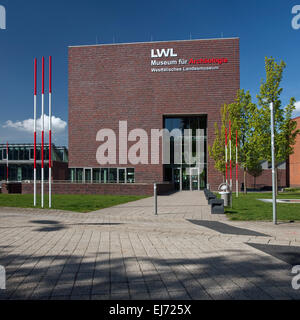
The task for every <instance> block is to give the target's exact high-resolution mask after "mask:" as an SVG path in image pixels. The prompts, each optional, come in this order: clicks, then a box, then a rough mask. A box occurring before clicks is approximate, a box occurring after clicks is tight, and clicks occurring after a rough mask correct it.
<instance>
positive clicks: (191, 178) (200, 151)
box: [164, 115, 207, 191]
mask: <svg viewBox="0 0 300 320" xmlns="http://www.w3.org/2000/svg"><path fill="white" fill-rule="evenodd" d="M164 128H165V129H168V131H169V133H170V146H169V150H170V159H169V161H170V163H168V164H164V180H165V181H170V182H173V183H174V187H175V190H178V191H181V190H189V191H195V190H202V189H204V188H206V186H207V117H206V116H205V115H201V116H197V115H195V116H180V117H177V116H168V117H164ZM188 129H189V130H188Z"/></svg>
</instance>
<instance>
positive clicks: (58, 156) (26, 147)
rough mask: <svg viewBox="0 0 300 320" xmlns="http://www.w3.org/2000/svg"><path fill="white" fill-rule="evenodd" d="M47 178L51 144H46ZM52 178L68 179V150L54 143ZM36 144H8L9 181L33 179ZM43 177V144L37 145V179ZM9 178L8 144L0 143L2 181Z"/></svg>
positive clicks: (47, 176)
mask: <svg viewBox="0 0 300 320" xmlns="http://www.w3.org/2000/svg"><path fill="white" fill-rule="evenodd" d="M44 154H45V157H44V160H45V179H46V180H48V178H49V175H48V174H49V170H48V169H49V145H45V149H44ZM52 168H53V169H52V179H53V180H68V178H69V173H68V150H67V148H66V147H57V146H55V145H52ZM33 169H34V145H33V144H9V145H8V181H9V182H23V181H32V180H33V171H34V170H33ZM40 179H41V145H37V180H40ZM6 180H7V146H6V144H0V181H6Z"/></svg>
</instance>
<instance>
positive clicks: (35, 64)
mask: <svg viewBox="0 0 300 320" xmlns="http://www.w3.org/2000/svg"><path fill="white" fill-rule="evenodd" d="M36 94H37V59H36V58H35V59H34V98H33V100H34V103H33V104H34V108H33V109H34V111H33V119H34V120H33V135H34V151H33V152H34V165H33V166H34V169H33V204H34V206H35V207H36Z"/></svg>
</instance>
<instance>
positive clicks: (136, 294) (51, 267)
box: [0, 191, 300, 300]
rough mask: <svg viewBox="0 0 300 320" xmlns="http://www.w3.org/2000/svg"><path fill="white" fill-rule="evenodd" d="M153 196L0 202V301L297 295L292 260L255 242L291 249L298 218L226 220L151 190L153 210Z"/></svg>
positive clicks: (195, 199)
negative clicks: (88, 205) (87, 207)
mask: <svg viewBox="0 0 300 320" xmlns="http://www.w3.org/2000/svg"><path fill="white" fill-rule="evenodd" d="M153 203H154V199H153V198H147V199H143V200H139V201H136V202H131V203H128V204H122V205H119V206H116V207H113V208H108V209H103V210H99V211H96V212H91V213H75V212H65V211H55V210H52V211H50V210H34V209H16V208H0V265H2V266H4V267H5V269H6V279H7V281H6V287H7V288H6V290H0V298H1V299H54V300H56V299H94V300H98V299H102V300H107V299H126V300H127V299H134V300H135V299H142V300H144V299H147V300H148V299H196V300H200V299H205V300H210V299H300V290H298V291H297V290H294V289H293V288H292V286H291V281H292V278H293V276H294V275H292V273H291V270H292V265H291V264H290V263H288V262H285V261H284V259H283V260H282V259H280V258H278V257H275V256H274V255H270V254H269V253H266V252H264V251H263V250H260V249H259V248H260V247H259V246H256V245H266V244H268V245H272V246H287V247H290V248H294V249H293V250H295V249H298V248H299V252H300V224H299V223H293V224H290V223H282V224H279V225H277V226H274V225H273V224H272V223H270V222H232V221H228V220H227V219H226V217H225V216H224V215H211V214H210V207H209V206H208V205H207V202H206V200H205V197H204V194H203V193H202V192H198V191H195V192H179V193H175V194H172V195H169V196H160V197H159V198H158V206H159V215H158V216H155V215H154V210H153ZM224 224H225V225H224ZM232 227H233V228H232ZM239 230H240V231H239ZM250 244H251V245H250ZM283 248H284V247H283ZM287 255H288V252H287ZM299 264H300V261H299Z"/></svg>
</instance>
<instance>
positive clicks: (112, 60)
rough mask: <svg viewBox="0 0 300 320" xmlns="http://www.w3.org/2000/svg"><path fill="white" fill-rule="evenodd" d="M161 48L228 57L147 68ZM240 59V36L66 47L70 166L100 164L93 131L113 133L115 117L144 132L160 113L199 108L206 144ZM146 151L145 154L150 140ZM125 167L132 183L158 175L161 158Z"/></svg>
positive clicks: (213, 179)
mask: <svg viewBox="0 0 300 320" xmlns="http://www.w3.org/2000/svg"><path fill="white" fill-rule="evenodd" d="M166 48H173V49H174V52H176V53H177V54H178V58H177V59H179V58H185V59H190V58H193V59H200V58H223V57H224V58H227V59H228V63H226V64H223V65H220V66H219V67H220V68H219V70H209V71H208V70H206V71H203V70H202V71H187V72H158V73H152V72H151V66H150V62H151V55H150V52H151V49H166ZM156 60H170V59H167V58H166V59H156ZM239 64H240V59H239V39H218V40H192V41H174V42H152V43H138V44H117V45H99V46H86V47H85V46H83V47H70V48H69V166H70V167H71V168H76V167H77V168H83V167H94V168H97V167H99V166H100V165H99V164H98V163H97V161H96V151H97V148H98V147H99V146H100V144H101V143H100V142H96V134H97V132H98V131H99V130H100V129H103V128H109V129H113V130H114V131H115V132H116V133H118V130H119V127H118V125H119V120H128V130H132V129H135V128H142V129H144V130H146V131H147V133H148V136H150V131H151V129H161V128H162V127H163V116H164V115H171V114H172V115H174V114H176V115H185V114H186V115H190V114H193V115H201V114H204V115H207V119H208V144H210V145H211V144H212V143H213V141H214V123H215V122H218V123H220V108H221V106H222V105H223V104H224V103H231V102H233V101H234V99H235V97H236V94H237V90H238V89H239V87H240V69H239ZM132 144H134V143H129V144H128V147H130V146H131V145H132ZM117 147H119V146H118V143H117ZM148 150H149V161H150V151H151V150H150V142H149V145H148ZM117 163H118V159H117ZM118 166H119V167H122V165H118ZM105 167H109V166H105ZM113 167H115V165H114V166H113ZM130 167H135V178H136V182H137V183H146V182H147V183H153V182H157V181H158V182H162V181H163V165H161V164H160V165H136V166H132V165H130ZM221 181H222V176H221V175H220V174H219V173H218V172H217V171H216V170H215V168H214V163H213V160H212V159H210V158H209V159H208V182H209V183H210V185H211V186H212V187H213V188H216V187H217V186H218V185H219V183H220V182H221Z"/></svg>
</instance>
